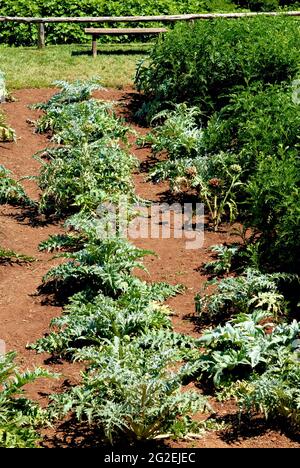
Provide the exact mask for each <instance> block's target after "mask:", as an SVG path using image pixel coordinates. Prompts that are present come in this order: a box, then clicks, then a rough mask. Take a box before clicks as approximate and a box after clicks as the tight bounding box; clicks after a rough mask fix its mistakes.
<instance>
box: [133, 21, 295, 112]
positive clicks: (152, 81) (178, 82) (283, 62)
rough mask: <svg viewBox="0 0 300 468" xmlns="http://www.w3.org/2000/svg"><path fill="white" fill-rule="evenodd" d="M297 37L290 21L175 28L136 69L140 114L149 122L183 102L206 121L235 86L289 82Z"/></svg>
mask: <svg viewBox="0 0 300 468" xmlns="http://www.w3.org/2000/svg"><path fill="white" fill-rule="evenodd" d="M212 37H213V41H212V39H211V38H212ZM299 37H300V28H299V22H298V21H297V20H294V19H291V18H290V19H287V18H275V19H274V18H262V17H260V18H251V19H248V20H247V19H241V20H237V21H228V20H220V19H219V20H214V21H210V22H204V21H202V22H196V23H194V24H193V25H190V24H177V25H176V27H175V30H174V31H173V32H171V33H169V34H167V35H166V36H165V37H164V38H161V39H160V40H159V42H158V44H157V45H156V46H155V47H154V48H153V50H152V52H151V54H150V58H149V61H147V62H146V63H145V64H141V66H140V68H139V70H138V73H137V77H136V84H137V86H138V89H140V90H142V91H144V93H145V96H146V102H145V104H144V108H143V109H142V110H141V111H140V112H139V114H145V115H146V117H147V118H148V119H149V118H151V117H153V115H154V114H155V113H156V112H157V111H158V110H161V109H165V107H166V106H167V105H169V104H170V103H172V102H173V103H179V102H187V103H189V104H191V105H193V106H194V105H198V106H199V108H200V111H201V113H202V114H204V115H205V116H207V115H210V114H211V113H212V112H213V111H214V110H218V109H220V108H222V107H223V106H224V105H225V104H226V103H228V100H229V96H230V94H231V93H232V92H233V91H234V90H235V88H236V87H237V86H243V87H246V86H248V85H250V84H252V83H255V82H260V83H262V85H265V84H267V83H272V84H276V83H281V82H283V81H286V80H289V79H292V78H293V77H294V76H295V75H296V74H297V71H298V70H299Z"/></svg>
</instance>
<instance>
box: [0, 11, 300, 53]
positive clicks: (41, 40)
mask: <svg viewBox="0 0 300 468" xmlns="http://www.w3.org/2000/svg"><path fill="white" fill-rule="evenodd" d="M257 16H300V11H280V12H278V11H276V12H275V11H271V12H249V13H203V14H200V13H199V14H187V15H163V16H79V17H64V16H60V17H45V18H38V17H22V16H0V23H1V22H2V23H5V22H6V23H9V22H11V23H23V24H31V23H34V24H37V26H38V47H39V48H42V47H44V46H45V24H47V23H49V24H51V23H138V22H139V23H140V22H145V23H146V22H171V23H172V22H176V21H195V20H210V19H216V18H228V19H237V18H253V17H257Z"/></svg>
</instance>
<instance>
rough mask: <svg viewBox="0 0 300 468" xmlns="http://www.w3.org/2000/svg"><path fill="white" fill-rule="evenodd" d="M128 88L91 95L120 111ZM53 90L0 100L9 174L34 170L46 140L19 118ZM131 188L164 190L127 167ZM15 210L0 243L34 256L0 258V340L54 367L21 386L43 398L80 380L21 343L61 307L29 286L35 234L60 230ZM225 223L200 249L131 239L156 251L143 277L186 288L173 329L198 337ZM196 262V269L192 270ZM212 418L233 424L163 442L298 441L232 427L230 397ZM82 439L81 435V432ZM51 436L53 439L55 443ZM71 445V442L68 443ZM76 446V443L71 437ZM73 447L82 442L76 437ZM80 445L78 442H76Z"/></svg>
mask: <svg viewBox="0 0 300 468" xmlns="http://www.w3.org/2000/svg"><path fill="white" fill-rule="evenodd" d="M132 93H134V91H132V90H130V89H127V90H125V92H124V90H123V91H117V90H108V91H103V92H100V93H97V97H100V98H103V99H107V100H114V101H118V102H119V103H120V113H124V115H127V104H128V102H129V101H130V99H131V98H132ZM51 94H53V90H49V89H43V90H36V89H26V90H20V91H16V92H15V93H14V95H15V97H16V99H17V101H16V102H12V103H7V104H5V105H3V106H2V109H3V110H4V112H5V114H6V116H7V121H8V123H9V124H10V125H11V126H12V127H13V128H14V129H15V130H16V133H17V136H18V140H17V143H9V144H0V164H3V165H4V166H6V167H7V168H8V169H10V170H11V171H13V173H14V174H15V176H16V177H17V178H21V177H24V176H29V175H37V174H38V173H39V168H40V164H39V162H38V161H36V160H34V159H33V158H32V156H33V154H34V153H36V152H37V151H39V150H42V149H43V148H45V146H46V145H47V144H48V143H49V140H47V137H45V136H44V135H38V134H35V133H34V131H33V128H32V126H30V125H29V124H28V123H27V120H28V119H29V120H34V119H36V118H37V117H38V115H39V112H37V111H33V110H31V109H29V108H28V106H29V105H31V104H34V103H36V102H40V101H45V100H47V99H48V98H49V97H50V96H51ZM132 126H133V128H134V129H135V130H136V131H138V132H139V133H141V134H145V132H146V131H147V130H146V129H144V128H141V127H137V126H136V125H132ZM132 143H133V145H132V152H133V153H134V154H135V155H136V156H137V157H138V159H139V160H140V161H141V162H144V163H145V162H146V163H147V162H148V161H149V160H150V159H151V155H150V150H149V149H147V148H143V149H138V148H137V147H136V146H135V145H134V138H133V139H132ZM135 183H136V190H137V193H138V194H139V195H140V196H142V197H143V198H146V199H149V200H152V201H162V200H165V199H166V196H167V195H168V185H167V184H158V185H154V184H152V183H150V182H147V181H145V174H144V173H142V172H139V173H137V174H135ZM23 185H24V186H25V188H26V190H27V192H28V194H29V195H30V196H31V197H33V198H37V197H38V195H39V193H38V189H37V187H36V184H35V183H34V182H33V181H27V180H25V181H23ZM32 221H33V220H32V219H31V217H30V216H28V215H27V214H26V213H24V211H22V209H20V208H13V207H11V206H0V245H1V246H2V247H5V248H10V249H13V250H16V251H17V252H19V253H23V254H27V255H30V256H33V257H35V258H36V261H35V262H33V263H32V264H28V265H23V266H22V265H16V264H14V265H0V323H1V325H0V339H2V340H4V341H5V342H6V345H7V350H15V351H17V353H18V362H19V363H20V365H21V367H27V366H29V367H32V366H34V365H38V366H40V365H43V366H44V367H46V368H47V369H49V370H51V371H53V372H59V373H61V374H62V377H61V379H60V380H58V381H56V380H54V381H52V380H40V381H38V383H37V384H35V385H34V386H31V387H30V388H29V389H28V393H29V395H30V396H31V397H33V398H36V399H38V400H39V401H40V402H41V403H42V404H46V401H47V395H49V394H50V393H52V392H54V391H61V389H62V385H63V383H64V384H66V383H71V384H73V383H77V382H79V380H80V375H79V370H80V366H79V365H76V364H69V363H67V362H64V361H62V362H55V363H52V362H51V361H50V362H49V361H47V358H49V356H47V355H40V356H39V355H36V354H35V353H34V352H32V351H29V350H26V348H25V347H26V344H27V343H30V342H34V341H35V340H36V339H37V338H39V337H41V336H42V335H43V334H44V333H46V332H47V331H49V322H50V320H51V319H52V318H53V317H55V316H57V315H59V314H60V313H61V308H60V307H55V306H53V305H52V304H51V303H49V302H48V303H47V302H46V301H44V300H43V298H42V297H41V296H39V295H38V294H37V288H38V286H39V285H40V284H41V279H42V277H43V275H44V274H45V273H46V272H47V271H48V270H49V268H50V267H51V266H52V265H54V264H55V262H57V261H56V260H52V259H51V255H49V254H46V253H41V252H39V251H38V245H39V243H40V242H41V241H43V240H45V239H47V238H48V236H49V235H51V234H54V233H58V232H60V231H61V230H62V226H61V225H59V224H46V222H43V220H39V222H36V223H34V222H32ZM233 240H234V239H233V238H232V236H230V229H229V227H225V228H223V230H222V231H221V232H220V233H217V234H216V233H213V232H210V231H207V232H206V233H205V241H204V246H203V248H201V249H200V250H186V248H185V247H186V246H185V240H184V239H172V238H171V239H140V240H137V241H135V243H136V245H138V246H139V247H142V248H146V249H151V250H153V251H155V252H156V254H157V255H158V257H147V258H146V260H145V265H146V267H147V268H148V271H149V274H144V273H143V274H140V273H139V275H140V276H142V277H144V278H145V279H148V280H149V281H168V282H169V283H172V284H177V283H181V284H183V285H184V286H186V288H187V289H186V292H185V293H184V294H182V295H179V296H177V297H176V298H173V299H171V300H169V302H168V303H169V305H170V306H171V307H172V309H173V310H174V312H175V315H174V317H173V322H174V328H175V330H176V331H178V332H182V333H187V334H190V335H193V336H199V332H198V331H197V330H196V329H195V324H194V321H193V320H192V318H193V317H194V296H195V294H196V293H197V292H198V291H199V290H200V289H201V287H202V286H203V284H204V282H205V281H206V279H207V278H206V277H205V276H204V275H203V274H201V271H200V270H201V266H202V265H203V263H205V262H207V261H208V260H209V259H210V258H211V255H210V252H209V250H208V248H209V247H210V246H212V245H215V244H218V243H224V242H232V241H233ZM199 269H200V270H199ZM213 406H214V409H215V410H216V412H217V417H218V418H220V420H223V421H224V422H226V423H230V422H231V423H232V424H233V426H232V427H231V428H229V429H227V430H223V431H220V432H218V433H216V432H212V433H208V434H206V435H205V436H204V437H203V438H202V439H200V440H197V441H192V442H180V443H175V442H170V443H167V445H168V446H171V447H181V448H182V447H193V448H195V447H198V448H230V447H236V448H248V447H250V448H254V447H257V448H258V447H259V448H273V447H274V448H275V447H277V448H287V447H289V448H299V447H300V443H299V441H297V440H293V437H292V435H286V434H283V433H281V432H280V431H278V430H276V429H273V428H269V427H268V426H267V425H266V424H265V423H263V422H262V421H261V420H259V419H258V420H257V421H255V422H254V423H251V424H248V425H247V424H246V423H245V424H244V425H242V426H238V423H237V417H236V413H237V409H236V406H235V404H234V403H230V402H229V403H226V404H221V403H218V402H213ZM56 436H57V437H56V444H57V443H58V445H59V443H60V444H61V446H67V445H66V443H65V442H63V440H65V436H66V434H64V433H63V430H62V435H58V434H56ZM51 438H52V439H54V438H55V435H54V433H53V431H51V432H50V433H48V439H49V443H48V444H47V445H48V446H50V447H51V446H54V445H55V444H54V443H53V440H51ZM81 439H82V437H81ZM57 441H58V442H57ZM72 446H74V445H72ZM75 446H76V443H75ZM77 446H82V444H81V443H79V439H78V444H77ZM83 446H84V444H83Z"/></svg>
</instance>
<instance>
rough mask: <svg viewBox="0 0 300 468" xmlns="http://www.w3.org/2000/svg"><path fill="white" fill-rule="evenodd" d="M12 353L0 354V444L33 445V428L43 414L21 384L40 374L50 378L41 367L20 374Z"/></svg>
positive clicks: (43, 419) (41, 422) (42, 420)
mask: <svg viewBox="0 0 300 468" xmlns="http://www.w3.org/2000/svg"><path fill="white" fill-rule="evenodd" d="M15 357H16V355H15V353H8V354H6V355H0V447H2V448H34V447H36V446H37V442H38V440H39V435H38V432H37V429H38V428H39V427H41V426H42V425H45V423H46V422H47V413H46V411H45V410H43V409H41V408H40V407H39V405H38V404H37V403H34V402H33V401H31V400H29V399H27V398H26V397H25V396H24V387H25V386H26V385H27V384H28V383H31V382H34V381H35V380H36V379H37V378H40V377H47V378H48V377H53V374H52V375H51V374H49V372H47V371H45V370H43V369H35V370H34V371H33V372H30V371H26V372H23V373H21V372H20V371H19V370H18V368H17V367H16V364H15V362H14V361H15Z"/></svg>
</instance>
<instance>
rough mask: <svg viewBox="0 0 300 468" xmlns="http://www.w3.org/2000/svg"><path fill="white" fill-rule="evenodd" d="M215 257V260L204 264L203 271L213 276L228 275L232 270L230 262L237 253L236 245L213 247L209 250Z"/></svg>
mask: <svg viewBox="0 0 300 468" xmlns="http://www.w3.org/2000/svg"><path fill="white" fill-rule="evenodd" d="M210 250H211V251H212V252H213V253H214V254H215V255H216V256H217V260H213V261H211V262H208V263H206V264H205V266H204V269H205V271H208V272H209V273H212V274H214V275H223V274H224V273H225V274H228V273H229V272H230V270H231V268H232V262H233V260H234V259H235V258H236V256H237V254H238V253H239V250H240V248H239V246H237V245H230V246H227V245H222V244H220V245H214V246H213V247H211V249H210Z"/></svg>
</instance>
